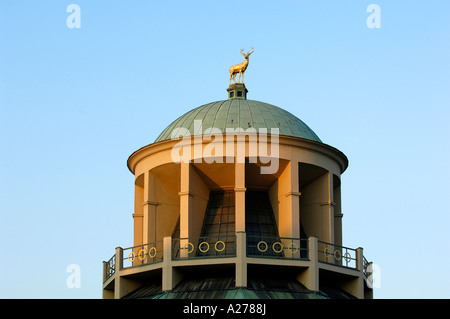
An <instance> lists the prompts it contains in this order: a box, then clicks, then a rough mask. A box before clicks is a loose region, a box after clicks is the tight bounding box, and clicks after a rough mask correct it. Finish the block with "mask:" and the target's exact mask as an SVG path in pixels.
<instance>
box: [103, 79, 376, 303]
mask: <svg viewBox="0 0 450 319" xmlns="http://www.w3.org/2000/svg"><path fill="white" fill-rule="evenodd" d="M227 94H228V99H226V100H222V101H217V102H212V103H208V104H205V105H202V106H200V107H197V108H194V109H193V110H191V111H189V112H188V113H186V114H184V115H182V116H180V117H179V118H178V119H176V120H175V121H174V122H173V123H171V124H170V125H169V126H168V127H167V128H166V129H165V130H164V131H163V132H162V133H161V134H160V136H159V137H158V138H157V139H156V141H155V142H154V143H152V144H150V145H147V146H144V147H142V148H141V149H139V150H137V151H135V152H134V153H133V154H132V155H131V156H130V157H129V159H128V167H129V169H130V171H131V172H132V173H133V174H134V176H135V200H134V202H135V203H134V213H133V215H132V216H130V217H132V220H133V224H134V245H133V247H128V248H121V247H118V248H116V251H115V254H114V255H113V257H112V258H111V259H110V260H108V261H105V262H104V264H103V267H104V272H103V298H151V299H158V298H164V299H168V298H186V299H187V298H208V299H214V298H222V299H226V298H229V299H236V298H239V299H241V298H249V299H257V298H260V299H264V298H303V299H305V298H361V299H362V298H372V296H373V294H372V289H371V282H370V277H371V274H370V268H371V267H370V265H371V263H369V262H367V260H366V258H365V257H364V254H363V249H362V248H350V247H346V246H343V242H342V219H343V214H342V208H341V186H342V185H341V175H342V174H343V173H344V171H345V170H346V168H347V165H348V160H347V157H346V156H345V155H344V154H343V153H342V152H340V151H339V150H338V149H336V148H334V147H332V146H329V145H327V144H325V143H323V142H322V141H321V140H320V139H319V137H318V136H317V135H316V134H315V133H314V132H313V131H312V130H311V128H309V127H308V126H307V125H306V124H305V123H304V122H302V121H301V120H300V119H298V118H297V117H296V116H294V115H293V114H291V113H289V112H287V111H285V110H283V109H281V108H279V107H277V106H274V105H270V104H267V103H264V102H259V101H255V100H249V99H247V94H248V91H247V89H246V88H245V86H244V85H243V84H233V85H230V87H229V88H228V89H227Z"/></svg>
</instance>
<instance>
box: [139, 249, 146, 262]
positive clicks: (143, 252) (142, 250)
mask: <svg viewBox="0 0 450 319" xmlns="http://www.w3.org/2000/svg"><path fill="white" fill-rule="evenodd" d="M138 258H139V260H140V261H143V260H144V259H145V249H144V248H141V249H140V250H139V252H138Z"/></svg>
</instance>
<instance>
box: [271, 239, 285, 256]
mask: <svg viewBox="0 0 450 319" xmlns="http://www.w3.org/2000/svg"><path fill="white" fill-rule="evenodd" d="M277 244H278V245H280V249H279V250H276V249H275V245H277ZM272 250H273V251H274V252H276V253H277V254H278V253H281V252H282V251H283V244H282V243H280V242H279V241H276V242H274V243H273V245H272Z"/></svg>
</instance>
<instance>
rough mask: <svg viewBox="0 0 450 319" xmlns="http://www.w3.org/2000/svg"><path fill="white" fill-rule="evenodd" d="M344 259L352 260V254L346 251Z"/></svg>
mask: <svg viewBox="0 0 450 319" xmlns="http://www.w3.org/2000/svg"><path fill="white" fill-rule="evenodd" d="M344 260H345V261H346V262H350V261H351V260H352V255H350V254H349V253H348V252H346V253H345V255H344Z"/></svg>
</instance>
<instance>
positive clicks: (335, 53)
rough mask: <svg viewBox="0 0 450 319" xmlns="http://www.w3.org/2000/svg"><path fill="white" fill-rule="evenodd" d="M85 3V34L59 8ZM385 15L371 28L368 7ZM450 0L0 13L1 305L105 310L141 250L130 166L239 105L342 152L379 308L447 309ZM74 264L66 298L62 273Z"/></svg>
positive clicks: (135, 5)
mask: <svg viewBox="0 0 450 319" xmlns="http://www.w3.org/2000/svg"><path fill="white" fill-rule="evenodd" d="M71 3H75V4H78V5H79V6H80V8H81V28H79V29H75V28H74V29H70V28H68V27H67V25H66V19H67V17H68V16H69V13H67V12H66V7H67V6H68V5H69V4H71ZM371 3H375V4H378V5H379V6H380V8H381V28H379V29H376V28H374V29H370V28H368V27H367V25H366V19H367V17H368V16H369V15H370V14H369V13H367V12H366V8H367V6H368V5H369V4H371ZM449 13H450V2H448V1H411V0H409V1H377V0H374V1H342V0H341V1H331V0H330V1H262V0H258V1H218V0H217V1H216V0H214V1H212V0H208V1H199V0H194V1H81V0H80V1H78V0H77V1H75V0H73V1H61V0H54V1H19V0H9V1H7V0H3V1H1V3H0V214H1V222H0V240H1V242H2V248H3V249H2V252H1V254H0V255H1V257H0V273H1V274H2V276H0V297H1V298H101V285H102V261H103V260H107V259H109V258H110V257H111V256H112V255H113V254H114V248H115V247H117V246H121V247H129V246H131V245H132V239H133V220H132V215H131V214H132V213H133V198H134V196H133V180H134V177H133V175H132V174H131V173H130V172H129V171H128V169H127V167H126V160H127V158H128V156H129V155H130V154H131V153H132V152H133V151H135V150H136V149H138V148H140V147H142V146H144V145H147V144H150V143H152V142H153V141H154V140H155V138H156V137H157V136H158V134H159V133H160V132H161V131H162V130H163V129H164V128H165V127H166V126H167V125H168V124H170V123H171V122H172V121H173V120H174V119H175V118H177V117H178V116H179V115H181V114H183V113H185V112H187V111H188V110H190V109H192V108H194V107H196V106H199V105H202V104H205V103H208V102H211V101H217V100H222V99H226V88H227V86H228V76H229V75H228V68H229V66H230V65H232V64H235V63H239V62H241V61H242V56H241V55H240V54H239V50H240V49H244V50H250V48H251V47H252V46H253V47H254V48H255V52H254V53H253V54H252V56H251V58H250V64H249V67H248V70H247V72H246V77H245V80H246V81H245V82H246V85H247V87H248V89H249V95H248V98H250V99H254V100H260V101H264V102H267V103H272V104H275V105H277V106H280V107H282V108H284V109H286V110H288V111H290V112H291V113H293V114H295V115H296V116H298V117H299V118H300V119H302V120H303V121H304V122H306V123H307V124H308V125H309V126H310V127H311V128H312V129H313V130H314V131H315V132H316V133H317V134H318V136H319V137H320V138H321V140H322V141H323V142H324V143H326V144H329V145H332V146H334V147H336V148H338V149H340V150H341V151H343V152H344V153H345V154H346V155H347V156H348V158H349V162H350V163H349V168H348V170H347V171H346V172H345V173H344V174H343V176H342V196H343V198H342V201H343V202H342V207H343V213H344V219H343V232H344V235H343V241H344V245H346V246H350V247H359V246H361V247H363V248H364V253H365V256H366V257H367V258H368V259H369V260H372V261H373V262H374V263H376V264H378V265H379V267H380V269H381V281H380V284H381V287H380V288H377V289H375V291H374V295H375V297H376V298H449V297H450V291H449V286H450V280H449V279H448V278H449V277H448V274H447V271H448V269H449V264H450V258H449V255H450V254H449V252H450V249H449V248H450V245H449V243H450V241H449V222H450V219H449V205H448V200H449V199H450V196H449V181H450V169H449V163H450V147H449V137H450V128H449V127H450V125H449V119H450V107H449V106H450V98H449V88H450V81H449V75H450V63H449V61H450V60H449V58H450V41H449V40H450V38H449V35H450V19H449ZM70 264H77V265H79V266H80V269H81V288H72V289H70V288H68V287H67V285H66V279H67V277H68V275H69V274H68V273H67V272H66V268H67V266H68V265H70Z"/></svg>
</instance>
